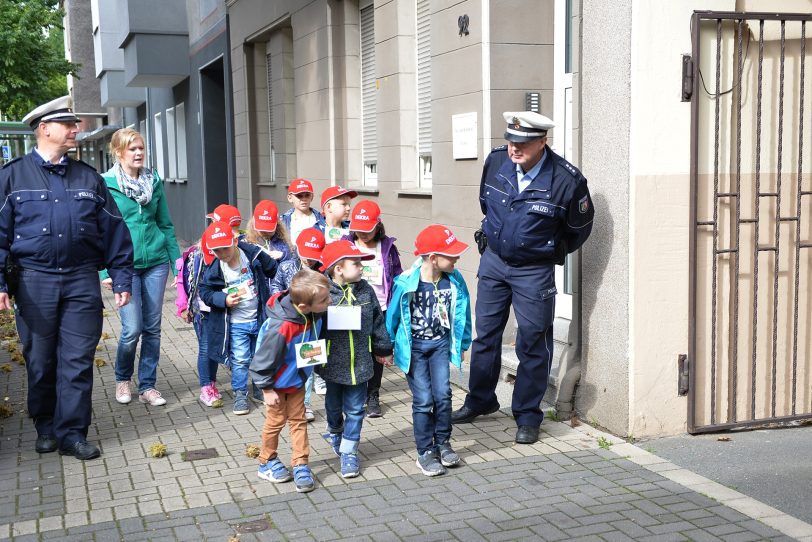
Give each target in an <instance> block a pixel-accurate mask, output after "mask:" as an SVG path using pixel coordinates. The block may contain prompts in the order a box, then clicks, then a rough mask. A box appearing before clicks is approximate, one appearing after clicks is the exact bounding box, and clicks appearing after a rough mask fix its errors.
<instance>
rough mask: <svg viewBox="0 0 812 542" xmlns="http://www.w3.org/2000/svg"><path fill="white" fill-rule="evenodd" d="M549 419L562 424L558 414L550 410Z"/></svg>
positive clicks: (548, 412)
mask: <svg viewBox="0 0 812 542" xmlns="http://www.w3.org/2000/svg"><path fill="white" fill-rule="evenodd" d="M546 417H547V419H548V420H550V421H551V422H560V421H561V420H560V419H559V418H558V412H556V411H555V410H548V411H547V416H546Z"/></svg>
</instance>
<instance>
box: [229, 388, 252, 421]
mask: <svg viewBox="0 0 812 542" xmlns="http://www.w3.org/2000/svg"><path fill="white" fill-rule="evenodd" d="M250 410H251V407H249V406H248V393H247V392H245V391H235V392H234V408H233V409H232V412H233V413H234V414H236V415H237V416H242V415H243V414H248V412H249V411H250Z"/></svg>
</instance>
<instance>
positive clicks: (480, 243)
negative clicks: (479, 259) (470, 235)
mask: <svg viewBox="0 0 812 542" xmlns="http://www.w3.org/2000/svg"><path fill="white" fill-rule="evenodd" d="M474 241H476V248H477V250H478V251H479V253H480V255H481V254H482V253H484V252H485V249H486V248H488V236H487V235H485V232H484V231H482V228H479V229H478V230H477V231H475V232H474Z"/></svg>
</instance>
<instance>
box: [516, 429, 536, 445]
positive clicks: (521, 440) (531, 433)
mask: <svg viewBox="0 0 812 542" xmlns="http://www.w3.org/2000/svg"><path fill="white" fill-rule="evenodd" d="M538 440H539V428H538V427H533V426H532V425H520V426H519V429H517V430H516V444H535V443H536V442H538Z"/></svg>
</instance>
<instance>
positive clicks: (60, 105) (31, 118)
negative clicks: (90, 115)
mask: <svg viewBox="0 0 812 542" xmlns="http://www.w3.org/2000/svg"><path fill="white" fill-rule="evenodd" d="M71 121H73V122H79V117H77V116H76V115H75V114H74V113H73V98H71V97H70V96H62V97H60V98H57V99H56V100H51V101H50V102H48V103H47V104H42V105H41V106H39V107H37V108H36V109H34V110H33V111H31V112H30V113H29V114H27V115H26V116H24V117H23V122H25V123H26V124H28V125H29V126H31V128H36V127H37V126H38V125H39V123H40V122H71Z"/></svg>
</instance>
